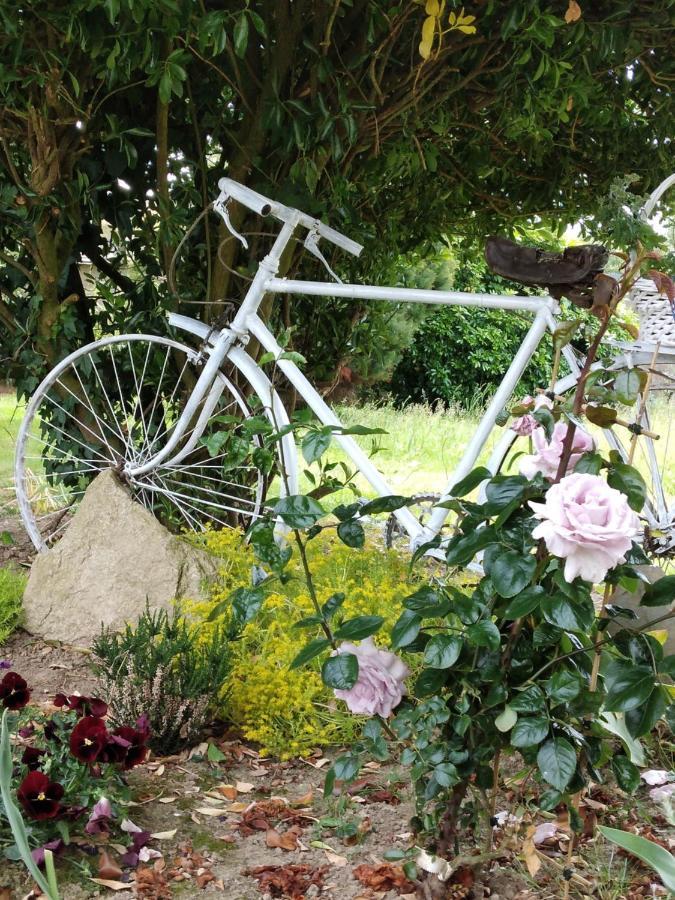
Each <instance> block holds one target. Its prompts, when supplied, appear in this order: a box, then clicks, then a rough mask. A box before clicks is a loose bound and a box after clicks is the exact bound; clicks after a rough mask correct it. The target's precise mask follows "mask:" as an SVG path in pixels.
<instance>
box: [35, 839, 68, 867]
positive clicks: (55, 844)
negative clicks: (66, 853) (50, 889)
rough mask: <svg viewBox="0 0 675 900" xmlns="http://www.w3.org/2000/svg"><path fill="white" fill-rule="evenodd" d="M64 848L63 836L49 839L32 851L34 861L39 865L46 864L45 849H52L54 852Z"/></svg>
mask: <svg viewBox="0 0 675 900" xmlns="http://www.w3.org/2000/svg"><path fill="white" fill-rule="evenodd" d="M62 849H63V841H62V840H61V838H55V839H54V840H53V841H47V843H46V844H43V845H42V846H41V847H36V848H35V850H31V851H30V855H31V856H32V857H33V862H34V863H35V864H36V865H37V866H40V867H42V866H44V864H45V850H51V851H52V853H58V852H59V851H60V850H62Z"/></svg>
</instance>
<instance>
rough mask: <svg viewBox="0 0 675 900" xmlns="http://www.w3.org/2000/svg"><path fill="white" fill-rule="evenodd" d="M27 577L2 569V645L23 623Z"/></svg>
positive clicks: (0, 580)
mask: <svg viewBox="0 0 675 900" xmlns="http://www.w3.org/2000/svg"><path fill="white" fill-rule="evenodd" d="M26 581H27V579H26V576H25V575H24V574H23V573H22V572H15V571H14V570H13V569H0V644H4V642H5V641H6V640H7V638H8V637H9V636H10V634H11V633H12V632H13V631H14V630H15V629H16V628H17V626H18V625H19V624H20V622H21V615H22V609H21V598H22V597H23V592H24V590H25V588H26Z"/></svg>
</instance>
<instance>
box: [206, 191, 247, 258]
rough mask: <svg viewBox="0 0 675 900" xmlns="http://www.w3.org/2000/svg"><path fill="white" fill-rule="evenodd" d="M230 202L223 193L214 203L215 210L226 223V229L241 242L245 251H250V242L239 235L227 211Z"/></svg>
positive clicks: (227, 196)
mask: <svg viewBox="0 0 675 900" xmlns="http://www.w3.org/2000/svg"><path fill="white" fill-rule="evenodd" d="M229 201H230V197H229V195H228V194H226V193H221V194H219V195H218V199H217V200H214V202H213V209H214V211H215V212H217V213H218V215H219V216H220V217H221V219H222V220H223V222H224V223H225V227H226V228H227V230H228V231H229V232H230V234H231V235H232V237H235V238H236V239H237V240H238V241H241V243H242V246H243V247H244V249H245V250H248V241H247V240H246V238H245V237H244V235H243V234H239V232H238V231H237V229H236V228H235V227H234V225H233V224H232V222H231V220H230V213H229V212H228V209H227V204H228V203H229Z"/></svg>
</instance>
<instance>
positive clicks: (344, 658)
mask: <svg viewBox="0 0 675 900" xmlns="http://www.w3.org/2000/svg"><path fill="white" fill-rule="evenodd" d="M358 677H359V661H358V659H357V658H356V656H354V654H353V653H338V654H337V655H336V656H330V657H329V658H328V659H327V660H326V661H325V663H324V664H323V666H322V667H321V679H322V681H323V683H324V684H325V685H326V687H329V688H333V690H336V691H348V690H351V688H353V687H354V685H355V684H356V680H357V679H358Z"/></svg>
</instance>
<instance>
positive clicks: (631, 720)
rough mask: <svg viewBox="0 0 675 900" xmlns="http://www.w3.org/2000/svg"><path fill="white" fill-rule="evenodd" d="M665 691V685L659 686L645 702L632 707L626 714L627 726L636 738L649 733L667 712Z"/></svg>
mask: <svg viewBox="0 0 675 900" xmlns="http://www.w3.org/2000/svg"><path fill="white" fill-rule="evenodd" d="M664 691H665V689H664V688H663V687H657V688H656V690H655V691H652V693H651V695H650V697H649V700H647V702H646V703H645V704H643V705H641V706H637V707H636V708H635V709H630V710H628V712H627V713H626V714H625V716H624V718H625V720H626V728H627V729H628V732H629V733H630V734H631V735H632V736H633V737H634V738H639V737H642V736H643V735H645V734H649V732H650V731H651V730H652V728H653V727H654V726H655V725H656V723H657V722H658V721H659V719H660V718H661V716H662V715H663V714H664V713H665V711H666V705H667V704H666V698H665V696H664Z"/></svg>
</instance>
